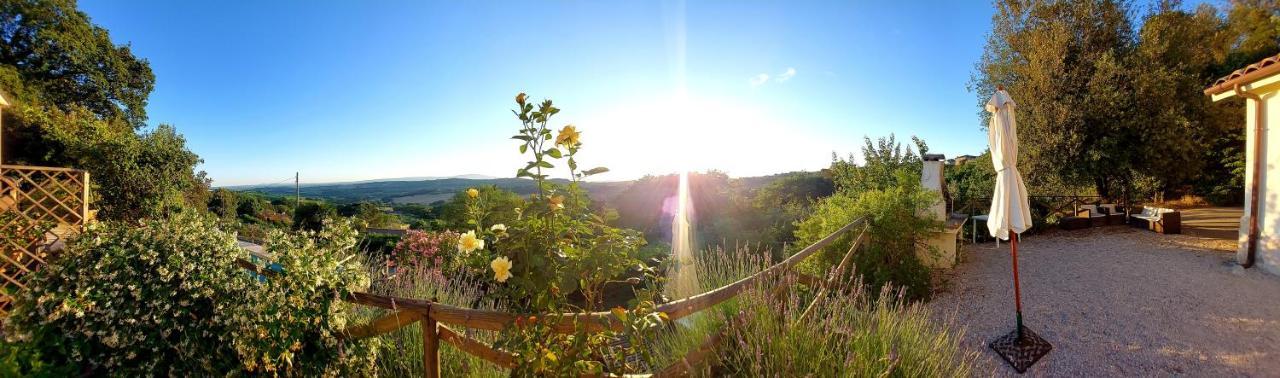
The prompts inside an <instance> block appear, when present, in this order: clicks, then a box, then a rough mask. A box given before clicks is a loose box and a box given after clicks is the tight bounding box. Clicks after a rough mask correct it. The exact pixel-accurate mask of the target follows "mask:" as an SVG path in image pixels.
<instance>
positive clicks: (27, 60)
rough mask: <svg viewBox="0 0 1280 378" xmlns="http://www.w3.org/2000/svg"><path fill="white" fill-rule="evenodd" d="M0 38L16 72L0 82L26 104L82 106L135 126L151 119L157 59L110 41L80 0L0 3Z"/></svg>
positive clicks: (0, 50)
mask: <svg viewBox="0 0 1280 378" xmlns="http://www.w3.org/2000/svg"><path fill="white" fill-rule="evenodd" d="M0 40H3V41H4V42H3V43H0V66H3V67H4V70H7V71H9V72H11V74H9V75H0V76H2V77H4V78H5V80H4V81H0V85H4V87H5V88H6V89H7V90H10V91H13V93H11V94H13V95H14V96H15V98H16V99H17V100H18V101H19V102H21V103H26V104H31V105H32V106H36V107H38V106H53V107H56V108H59V109H61V110H63V111H68V112H69V111H72V110H74V108H76V107H82V108H84V109H86V110H88V111H90V112H91V113H92V114H94V115H95V116H96V117H97V118H99V119H122V120H123V121H124V122H125V123H126V124H128V125H130V126H133V127H141V126H142V125H143V122H144V121H145V120H146V119H147V113H146V105H147V97H148V96H150V94H151V90H152V89H154V88H155V75H154V74H152V72H151V66H150V64H148V63H147V61H146V60H143V59H141V58H138V57H136V56H134V55H133V52H132V50H131V49H130V48H129V46H127V45H125V46H117V45H116V44H115V43H113V42H111V37H110V35H109V34H108V33H107V30H106V29H103V28H102V27H100V26H97V25H94V24H92V23H91V22H90V21H89V16H88V15H85V14H84V12H81V11H80V10H79V9H77V8H76V3H75V1H70V0H23V1H6V2H3V3H0ZM15 79H16V82H15Z"/></svg>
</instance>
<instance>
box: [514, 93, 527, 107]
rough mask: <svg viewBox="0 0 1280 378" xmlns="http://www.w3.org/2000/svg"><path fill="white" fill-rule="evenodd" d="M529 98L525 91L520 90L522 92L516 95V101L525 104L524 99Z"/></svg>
mask: <svg viewBox="0 0 1280 378" xmlns="http://www.w3.org/2000/svg"><path fill="white" fill-rule="evenodd" d="M527 98H529V96H527V95H525V94H524V92H520V94H518V95H516V103H517V104H520V105H524V100H525V99H527Z"/></svg>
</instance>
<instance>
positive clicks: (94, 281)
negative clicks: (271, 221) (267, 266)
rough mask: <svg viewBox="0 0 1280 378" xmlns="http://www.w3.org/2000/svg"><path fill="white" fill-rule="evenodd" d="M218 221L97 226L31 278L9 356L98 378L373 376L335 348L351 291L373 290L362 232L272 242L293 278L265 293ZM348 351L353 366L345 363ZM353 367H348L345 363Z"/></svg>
mask: <svg viewBox="0 0 1280 378" xmlns="http://www.w3.org/2000/svg"><path fill="white" fill-rule="evenodd" d="M216 225H217V220H216V219H213V218H210V217H201V216H196V215H191V214H181V215H177V216H175V217H173V218H171V219H168V220H149V221H144V222H143V223H142V224H141V225H140V226H136V225H129V224H123V223H112V224H97V225H91V226H90V227H89V228H88V230H87V231H86V232H85V233H84V234H83V235H81V236H80V237H78V238H76V239H75V240H74V241H72V242H71V243H70V244H69V245H68V246H67V249H66V250H64V251H63V252H62V255H61V256H60V257H59V258H57V259H55V260H53V261H51V262H50V264H49V265H48V266H47V267H46V268H45V269H43V270H40V271H38V272H36V273H35V274H33V275H32V276H31V277H32V278H31V280H30V281H29V283H28V290H26V291H24V292H23V294H22V295H21V296H19V297H18V299H17V301H16V304H15V307H14V308H13V310H12V311H11V312H10V316H9V319H8V321H7V322H6V324H5V336H6V338H7V339H8V340H7V341H8V342H10V343H13V344H11V345H9V346H8V347H9V348H15V349H13V350H22V349H21V348H31V349H32V350H34V351H36V352H38V355H39V358H40V359H41V360H42V361H43V362H44V363H47V364H49V365H53V366H68V367H76V370H78V371H83V372H87V373H90V374H93V375H101V374H106V373H108V372H110V373H111V374H119V375H125V376H134V375H137V376H142V375H157V374H167V375H213V374H217V375H222V374H228V373H235V372H244V373H267V372H270V373H281V374H305V375H318V374H320V373H325V374H327V375H332V374H335V373H339V372H357V373H358V372H360V371H363V370H367V369H369V368H371V367H372V361H373V350H371V348H372V346H371V345H361V344H353V343H351V342H349V341H343V340H341V339H339V338H338V337H337V332H338V330H340V329H342V328H344V327H345V326H346V324H345V322H344V320H345V318H344V315H343V313H344V312H345V310H346V306H347V305H346V304H345V303H343V302H341V301H339V300H338V298H341V296H342V295H345V293H346V291H347V290H349V289H352V288H354V287H356V286H358V285H360V284H364V283H367V278H364V277H365V276H364V274H363V273H362V272H363V271H362V270H360V269H359V267H358V265H352V264H354V263H351V262H344V261H349V260H351V259H349V258H348V255H349V254H350V253H351V245H352V244H353V243H354V231H351V229H350V227H349V226H346V225H336V226H334V227H332V229H331V230H328V231H326V233H322V234H319V235H313V234H297V235H289V236H286V235H283V234H281V233H279V232H276V233H273V234H272V235H271V236H270V238H269V239H270V240H269V241H268V243H267V246H266V247H267V250H268V251H270V252H271V253H274V254H275V255H276V257H277V258H278V263H279V264H280V265H281V266H282V267H283V268H284V270H285V271H286V272H288V273H287V274H282V275H278V276H275V277H273V278H272V279H270V280H265V281H259V280H257V279H255V277H254V276H253V275H250V274H248V273H246V272H245V271H244V270H242V269H241V268H239V267H238V266H237V265H236V259H237V257H240V256H243V255H245V252H244V251H243V250H241V249H240V248H239V247H237V246H236V241H235V238H234V237H233V235H231V234H229V233H225V232H222V231H219V230H218V229H217V226H216ZM339 351H345V355H344V354H341V353H339ZM343 356H345V357H343Z"/></svg>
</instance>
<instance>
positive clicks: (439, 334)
mask: <svg viewBox="0 0 1280 378" xmlns="http://www.w3.org/2000/svg"><path fill="white" fill-rule="evenodd" d="M868 227H869V224H868V223H867V222H866V221H864V220H862V219H858V220H855V221H853V222H850V223H849V224H846V225H845V226H844V227H841V228H840V229H839V230H836V231H835V232H832V233H831V234H829V235H827V236H826V237H824V238H822V240H819V241H817V242H815V243H813V244H812V245H809V246H808V247H805V248H804V249H802V250H800V251H799V252H797V253H796V254H794V255H791V257H788V258H786V259H785V260H783V261H781V262H779V263H777V264H774V265H772V266H770V267H768V268H765V269H764V270H762V271H760V272H757V273H755V274H753V275H751V276H749V277H746V278H743V279H741V280H738V281H735V282H733V283H731V284H728V285H726V286H723V287H719V288H716V289H714V290H711V291H708V292H705V293H702V294H698V295H695V296H692V297H688V298H684V299H680V300H676V301H672V302H667V303H664V304H661V305H659V306H658V307H657V308H656V309H655V311H659V312H664V313H666V314H667V317H668V318H669V319H670V320H673V321H674V320H677V319H680V318H684V317H686V316H689V315H692V314H695V313H698V312H700V311H703V310H706V309H708V308H710V307H712V306H715V305H717V304H720V303H722V302H724V301H727V300H729V299H732V298H733V297H735V296H737V295H738V294H740V293H742V292H743V291H745V290H747V289H749V288H751V287H752V286H754V285H756V284H757V283H759V281H760V280H762V279H766V278H770V277H778V276H779V275H780V274H782V273H783V272H786V271H789V270H791V269H792V268H794V267H795V266H796V264H799V263H800V261H803V260H804V259H805V258H807V257H809V256H812V255H813V254H814V253H817V252H818V251H820V250H822V248H824V247H826V246H828V245H830V244H831V243H833V242H835V241H836V240H837V239H839V238H840V237H841V236H844V235H845V234H849V233H851V232H852V231H854V230H860V232H859V233H858V234H857V236H856V238H855V239H854V240H853V242H852V243H851V245H850V247H849V250H848V251H847V252H845V255H844V258H843V259H842V260H841V262H840V264H839V266H837V267H836V268H834V269H832V270H831V272H829V273H828V275H827V277H826V279H825V280H824V279H818V278H815V277H803V279H801V280H800V281H801V282H807V284H808V285H811V286H817V287H818V289H819V292H818V295H817V296H816V297H815V298H814V301H813V302H811V303H810V305H809V308H807V309H806V310H805V311H804V313H803V314H802V315H801V318H803V317H804V316H806V315H808V314H809V313H810V311H811V310H812V309H813V308H814V307H815V306H816V305H817V303H818V301H821V300H823V297H825V296H826V294H825V293H826V292H827V290H828V289H829V288H831V286H832V285H834V284H835V283H836V279H837V278H838V277H839V275H840V273H841V272H843V271H844V270H845V269H846V268H847V267H848V264H850V261H852V256H853V254H854V253H856V252H857V250H858V246H859V245H860V244H861V243H862V241H863V240H864V238H865V237H866V235H867V228H868ZM258 257H259V258H261V256H258ZM239 265H240V266H242V267H244V268H245V269H249V270H251V271H253V272H255V273H258V274H262V275H266V276H271V275H274V274H278V273H276V272H275V271H272V270H270V269H266V268H262V267H260V266H259V265H257V264H254V263H252V262H250V261H248V260H241V261H240V262H239ZM779 289H785V287H781V288H779ZM346 300H347V301H349V302H352V303H355V304H359V305H364V306H372V307H377V308H382V309H386V310H390V313H388V314H386V315H383V316H382V317H379V318H377V319H374V320H372V321H370V322H369V323H368V324H362V325H358V326H354V327H351V328H349V329H347V330H346V332H345V334H346V336H347V337H352V338H357V339H360V338H367V337H376V336H379V335H382V334H386V333H389V332H392V331H395V330H397V329H400V328H403V327H408V326H411V325H413V324H415V323H416V324H419V325H420V326H421V327H422V330H423V332H422V348H423V353H422V362H423V367H424V369H423V370H424V373H425V376H427V377H431V378H435V377H439V376H440V342H441V341H444V342H445V343H448V344H450V345H452V346H453V347H455V348H458V350H461V351H464V352H466V353H468V354H471V355H473V356H476V357H479V358H481V359H484V360H486V361H489V362H491V363H493V364H495V365H497V366H500V367H503V368H508V369H510V368H515V367H516V356H514V355H512V354H510V353H507V352H505V351H501V350H498V349H495V348H493V347H492V346H490V345H487V344H485V343H484V342H481V341H479V340H475V339H472V338H470V337H467V336H465V335H463V334H462V333H459V332H458V331H457V330H455V329H454V328H453V327H459V328H458V329H464V328H469V329H480V330H489V331H500V330H502V329H504V328H506V327H507V326H508V325H510V324H514V323H515V321H516V319H517V318H527V317H528V316H530V315H529V314H512V313H506V312H500V311H492V310H477V309H469V308H461V307H456V306H450V305H447V304H443V303H438V302H432V301H427V300H422V299H414V298H400V297H393V296H384V295H375V294H369V293H351V294H350V295H349V296H348V297H347V298H346ZM537 316H538V319H548V320H551V321H553V322H554V323H553V324H552V328H553V329H554V330H555V331H556V332H560V333H574V332H576V331H578V330H581V329H584V328H585V330H586V331H588V332H602V331H606V330H621V327H622V323H621V322H620V321H619V320H618V319H617V318H616V317H614V316H613V314H612V313H610V312H607V311H602V312H589V313H571V314H537ZM724 337H725V334H724V332H721V333H717V334H714V335H711V336H710V337H708V338H707V339H706V340H705V341H704V342H703V343H702V344H701V345H700V346H699V347H698V348H697V349H695V350H694V351H693V352H690V353H689V354H688V355H686V356H684V358H682V359H681V360H680V361H678V362H676V363H674V364H672V365H671V366H667V367H665V368H663V369H660V370H657V371H655V372H653V373H654V374H653V375H654V376H656V377H671V376H686V375H691V374H693V373H694V371H693V369H696V368H697V367H700V366H703V365H705V364H706V363H707V362H709V361H708V360H709V358H710V357H712V356H714V355H715V348H716V346H717V345H718V344H719V343H720V342H721V340H723V339H724Z"/></svg>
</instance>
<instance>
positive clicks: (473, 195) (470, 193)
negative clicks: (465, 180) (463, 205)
mask: <svg viewBox="0 0 1280 378" xmlns="http://www.w3.org/2000/svg"><path fill="white" fill-rule="evenodd" d="M467 197H471V198H473V199H474V198H478V197H480V191H479V190H477V189H476V188H471V189H467Z"/></svg>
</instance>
